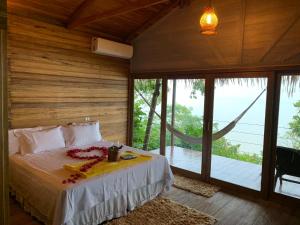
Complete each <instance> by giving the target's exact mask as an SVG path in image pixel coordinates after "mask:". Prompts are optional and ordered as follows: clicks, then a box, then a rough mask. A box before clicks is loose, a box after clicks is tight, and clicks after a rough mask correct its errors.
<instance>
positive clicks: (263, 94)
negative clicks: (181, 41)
mask: <svg viewBox="0 0 300 225" xmlns="http://www.w3.org/2000/svg"><path fill="white" fill-rule="evenodd" d="M182 77H183V76H182V75H180V78H177V76H174V75H165V76H162V77H161V78H159V79H156V78H153V79H134V84H133V94H132V95H133V96H134V100H133V110H132V111H133V114H132V115H133V116H132V125H133V127H132V137H131V138H132V146H133V147H136V148H139V149H144V150H147V151H152V152H153V153H156V154H160V153H165V155H166V157H167V159H168V160H169V163H170V164H171V165H172V166H173V167H175V168H179V169H182V170H183V172H185V173H186V174H191V175H195V174H201V177H202V178H203V179H205V180H206V181H211V182H213V183H217V184H220V185H224V186H227V187H230V186H231V187H232V186H234V188H237V189H239V190H244V189H247V191H249V190H253V193H258V192H260V193H261V194H262V195H263V196H268V195H269V194H271V195H270V196H271V197H272V195H273V194H272V191H273V192H275V194H274V195H278V194H279V195H284V197H285V198H286V197H287V196H288V197H293V198H298V199H299V198H300V191H299V190H300V168H299V165H300V81H299V80H300V76H296V75H295V76H292V75H289V76H288V75H287V76H280V81H281V82H278V83H277V84H275V80H276V79H277V78H276V77H275V73H274V75H273V76H272V75H271V74H270V73H261V74H258V73H247V74H246V73H244V74H237V75H236V76H235V75H232V76H230V77H228V74H223V75H222V74H221V75H220V76H218V75H217V74H215V75H211V76H209V75H207V76H200V75H199V76H196V75H195V76H194V77H195V79H182ZM203 77H205V78H203ZM162 92H164V93H162ZM276 96H277V97H276ZM276 98H277V100H279V99H280V102H279V103H278V101H277V100H276ZM277 110H278V111H279V112H277ZM277 113H279V114H277ZM269 114H270V115H269ZM266 115H267V117H266ZM162 117H163V118H162ZM277 117H278V118H277ZM277 119H278V127H277V129H276V126H277ZM165 122H166V123H165ZM165 127H166V130H165ZM274 127H275V128H274ZM275 142H276V144H275ZM272 145H274V146H275V145H276V146H275V147H274V149H273V150H272V149H271V146H272ZM164 146H165V147H164ZM160 148H162V149H160ZM272 151H273V153H272ZM271 154H273V158H274V162H272V160H271V158H272V157H271ZM272 163H274V171H273V169H272V170H270V168H272V166H271V164H272ZM273 173H274V177H273V175H272V174H273Z"/></svg>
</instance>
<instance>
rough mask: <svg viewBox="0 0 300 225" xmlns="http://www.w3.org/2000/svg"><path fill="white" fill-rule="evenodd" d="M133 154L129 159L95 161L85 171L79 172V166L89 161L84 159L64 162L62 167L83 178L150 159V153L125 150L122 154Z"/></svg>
mask: <svg viewBox="0 0 300 225" xmlns="http://www.w3.org/2000/svg"><path fill="white" fill-rule="evenodd" d="M126 154H130V155H135V156H136V158H134V159H130V160H123V159H121V160H120V161H118V162H108V161H107V160H104V161H102V162H99V163H97V164H96V165H94V166H93V167H92V168H90V169H89V170H88V171H87V172H81V171H80V167H81V166H82V165H84V164H85V163H87V162H89V161H84V162H80V163H73V164H65V165H64V168H65V169H66V170H69V171H71V172H75V173H79V174H80V175H81V177H83V178H90V177H93V176H99V175H103V174H107V173H111V172H114V171H117V170H120V169H124V168H128V167H131V166H134V165H137V164H140V163H143V162H146V161H149V160H151V159H152V156H151V155H143V154H138V153H135V152H131V151H127V152H124V153H123V154H122V155H126Z"/></svg>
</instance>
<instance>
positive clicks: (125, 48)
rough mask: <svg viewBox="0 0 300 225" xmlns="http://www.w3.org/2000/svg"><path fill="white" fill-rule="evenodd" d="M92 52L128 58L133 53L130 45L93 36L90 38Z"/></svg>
mask: <svg viewBox="0 0 300 225" xmlns="http://www.w3.org/2000/svg"><path fill="white" fill-rule="evenodd" d="M92 52H94V53H96V54H100V55H108V56H113V57H118V58H124V59H130V58H131V57H132V55H133V47H132V46H131V45H126V44H123V43H118V42H115V41H110V40H106V39H103V38H97V37H94V38H93V39H92Z"/></svg>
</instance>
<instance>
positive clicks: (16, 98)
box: [8, 14, 129, 142]
mask: <svg viewBox="0 0 300 225" xmlns="http://www.w3.org/2000/svg"><path fill="white" fill-rule="evenodd" d="M8 27H9V29H8V63H9V68H8V69H9V100H10V108H9V125H10V128H20V127H33V126H38V125H54V124H66V123H69V122H73V121H77V122H78V121H84V120H85V117H90V119H91V120H95V119H99V120H100V123H101V131H102V134H103V136H104V138H105V139H107V140H119V141H120V142H125V141H126V136H127V105H128V103H127V101H128V99H127V95H128V89H127V85H128V74H129V61H128V60H122V59H115V58H111V57H106V56H99V55H96V54H93V53H91V51H90V41H91V36H90V35H89V34H86V33H82V32H78V31H72V30H67V29H65V28H64V27H60V26H57V25H51V24H48V23H44V22H39V21H36V20H32V19H28V18H24V17H19V16H16V15H11V14H9V16H8Z"/></svg>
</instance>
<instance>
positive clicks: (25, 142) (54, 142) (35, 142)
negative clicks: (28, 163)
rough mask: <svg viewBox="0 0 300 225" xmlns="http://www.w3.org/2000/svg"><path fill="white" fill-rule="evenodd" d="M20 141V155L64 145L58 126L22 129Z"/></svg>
mask: <svg viewBox="0 0 300 225" xmlns="http://www.w3.org/2000/svg"><path fill="white" fill-rule="evenodd" d="M20 143H21V145H20V152H21V154H22V155H25V154H32V153H38V152H42V151H47V150H52V149H58V148H64V147H66V146H65V140H64V137H63V133H62V131H61V127H60V126H59V127H55V128H52V129H46V130H37V131H23V132H22V133H21V135H20Z"/></svg>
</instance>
